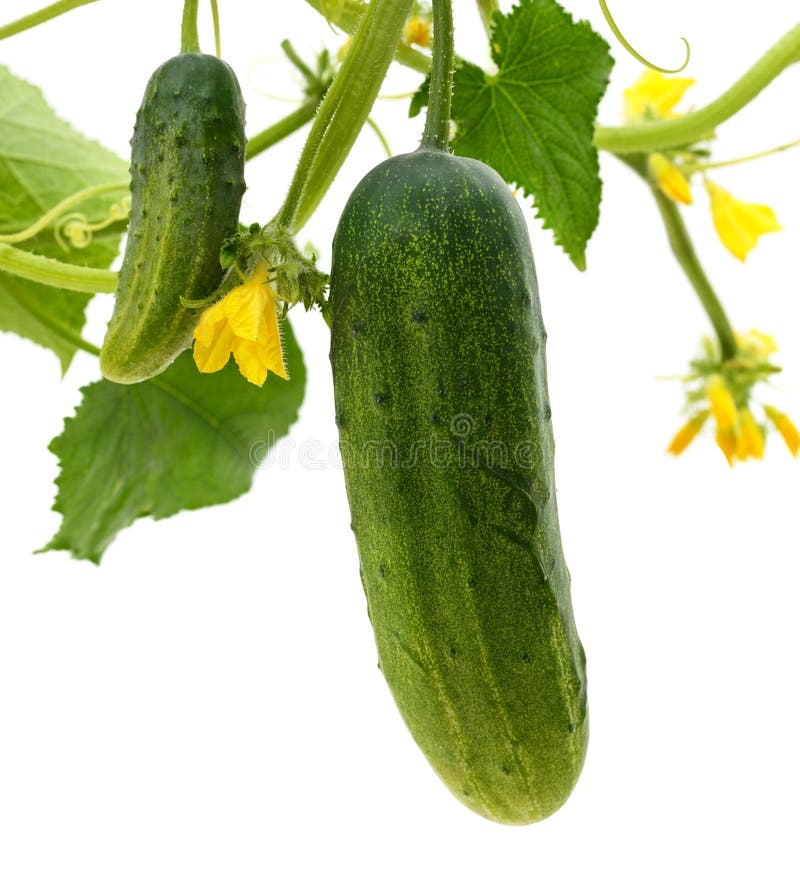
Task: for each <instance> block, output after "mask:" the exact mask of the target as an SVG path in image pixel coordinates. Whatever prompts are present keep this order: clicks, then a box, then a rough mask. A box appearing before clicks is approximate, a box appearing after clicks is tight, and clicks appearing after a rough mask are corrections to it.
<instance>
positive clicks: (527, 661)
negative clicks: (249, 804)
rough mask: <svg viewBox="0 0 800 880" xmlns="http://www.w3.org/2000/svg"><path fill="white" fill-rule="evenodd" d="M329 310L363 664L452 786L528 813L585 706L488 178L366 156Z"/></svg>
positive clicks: (448, 166)
mask: <svg viewBox="0 0 800 880" xmlns="http://www.w3.org/2000/svg"><path fill="white" fill-rule="evenodd" d="M331 314H332V335H331V365H332V368H333V376H334V392H335V398H336V415H337V423H338V425H339V434H340V442H341V446H342V453H343V458H344V463H345V480H346V485H347V491H348V498H349V501H350V509H351V513H352V525H353V531H354V533H355V537H356V543H357V546H358V551H359V556H360V558H361V568H362V580H363V583H364V588H365V592H366V596H367V601H368V606H369V614H370V618H371V620H372V623H373V626H374V628H375V635H376V641H377V646H378V654H379V658H380V665H381V668H382V670H383V672H384V675H385V677H386V680H387V682H388V684H389V686H390V688H391V690H392V692H393V694H394V697H395V700H396V701H397V704H398V707H399V708H400V711H401V713H402V714H403V716H404V718H405V720H406V722H407V724H408V726H409V728H410V730H411V732H412V734H413V735H414V737H415V739H416V740H417V742H418V743H419V745H420V746H421V748H422V749H423V751H424V752H425V754H426V755H427V757H428V759H429V760H430V762H431V764H432V765H433V767H434V768H435V769H436V771H437V772H438V773H439V775H440V776H441V777H442V779H443V780H444V781H445V782H446V783H447V785H448V786H449V787H450V788H451V789H452V791H453V792H454V793H455V794H456V796H457V797H459V798H461V799H462V800H463V801H464V802H465V803H466V804H467V805H469V806H470V807H471V808H473V809H475V810H476V811H477V812H480V813H482V814H483V815H486V816H488V817H490V818H493V819H496V820H498V821H502V822H508V823H514V824H522V823H526V822H531V821H536V820H537V819H541V818H543V817H544V816H546V815H548V814H549V813H551V812H552V811H553V810H555V809H557V808H558V806H560V805H561V803H563V801H564V800H565V799H566V797H567V796H568V794H569V792H570V790H571V789H572V787H573V785H574V784H575V781H576V780H577V777H578V774H579V772H580V768H581V765H582V763H583V759H584V755H585V749H586V739H587V734H588V717H587V713H586V680H585V671H584V656H583V650H582V648H581V645H580V641H579V640H578V636H577V632H576V630H575V625H574V621H573V618H572V609H571V603H570V592H569V589H570V587H569V574H568V572H567V568H566V565H565V563H564V559H563V554H562V551H561V539H560V534H559V528H558V514H557V510H556V502H555V486H554V481H553V437H552V429H551V424H550V407H549V402H548V399H547V376H546V365H545V359H544V345H545V333H544V327H543V324H542V320H541V315H540V312H539V303H538V291H537V286H536V276H535V270H534V267H533V258H532V256H531V253H530V245H529V242H528V238H527V230H526V228H525V223H524V219H523V218H522V215H521V212H520V211H519V208H518V206H517V205H516V203H515V201H514V199H513V197H512V196H511V195H510V193H509V190H508V187H507V186H506V185H505V184H504V183H503V181H502V180H501V179H500V178H499V177H498V175H496V174H495V173H494V172H493V171H491V169H489V168H487V167H486V166H485V165H482V164H481V163H479V162H475V161H474V160H467V159H460V158H456V157H452V156H449V155H447V154H446V153H443V152H439V151H432V150H424V149H423V150H419V151H417V152H416V153H413V154H409V155H406V156H398V157H395V158H393V159H390V160H389V161H387V162H385V163H383V164H382V165H380V166H379V167H378V168H376V169H374V170H373V171H372V172H371V173H370V174H369V175H367V177H366V178H365V179H364V180H363V181H362V182H361V184H360V185H359V186H358V187H357V189H356V191H355V192H354V193H353V195H352V196H351V198H350V200H349V202H348V204H347V207H346V208H345V211H344V213H343V216H342V219H341V221H340V223H339V227H338V229H337V233H336V238H335V240H334V253H333V268H332V275H331ZM381 450H383V452H384V454H388V455H389V457H390V461H388V462H387V461H385V460H384V461H380V460H378V455H377V453H379V452H380V451H381ZM376 451H377V453H376ZM441 452H444V454H445V457H444V459H442V460H438V459H437V456H438V455H439V454H440V453H441ZM523 453H524V454H523ZM448 454H449V457H448ZM392 457H394V459H393V460H391V459H392Z"/></svg>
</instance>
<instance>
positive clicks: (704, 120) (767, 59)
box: [306, 0, 800, 153]
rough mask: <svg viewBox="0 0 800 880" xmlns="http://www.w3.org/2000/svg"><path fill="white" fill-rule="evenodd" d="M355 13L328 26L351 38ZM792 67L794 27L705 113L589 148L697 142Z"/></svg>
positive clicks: (608, 137)
mask: <svg viewBox="0 0 800 880" xmlns="http://www.w3.org/2000/svg"><path fill="white" fill-rule="evenodd" d="M306 3H308V4H309V5H310V6H313V7H314V9H316V10H317V11H318V12H320V13H321V14H324V10H323V8H322V7H323V3H322V0H306ZM478 3H480V4H486V5H489V3H490V0H478ZM360 7H362V4H361V3H353V0H349V2H348V3H346V4H345V7H344V11H342V12H341V14H340V15H337V16H335V17H334V18H333V22H334V24H336V25H338V26H339V27H341V28H342V29H343V30H345V31H347V32H348V33H350V32H352V29H353V28H354V22H356V21H357V20H358V17H359V16H358V14H357V13H356V12H355V11H354V9H355V8H360ZM406 48H407V47H406ZM412 55H413V57H409V55H408V53H407V52H404V51H403V47H402V46H401V48H400V49H399V50H398V52H397V61H398V62H400V63H401V64H404V65H405V66H406V67H410V68H412V69H413V70H416V71H418V72H420V73H424V74H427V73H428V72H429V71H430V68H431V59H430V58H429V57H428V56H427V55H425V54H423V53H422V52H415V51H413V50H412ZM797 62H800V24H797V25H795V26H794V27H793V28H792V29H791V30H789V31H787V33H786V34H784V35H783V37H781V39H780V40H778V42H777V43H775V44H774V45H773V46H772V47H771V48H770V49H768V50H767V51H766V52H765V53H764V55H762V56H761V58H759V59H758V61H756V63H755V64H754V65H753V66H752V67H751V68H750V69H749V70H748V71H747V72H746V73H745V74H744V75H743V76H741V77H740V78H739V79H738V80H737V81H736V82H735V83H734V84H733V85H732V86H731V87H730V88H729V89H728V90H727V91H726V92H724V93H723V94H722V95H720V96H719V98H717V99H716V100H715V101H712V102H711V103H710V104H708V105H706V106H705V107H702V108H701V109H699V110H695V111H693V112H692V113H687V114H685V115H684V116H680V117H678V118H676V119H667V120H660V121H655V122H648V123H641V124H637V125H616V126H604V125H598V126H597V127H596V128H595V133H594V144H595V146H596V147H597V148H598V149H599V150H607V151H609V152H612V153H642V152H645V153H651V152H654V151H656V150H666V149H670V148H672V147H679V146H683V145H685V144H691V143H696V142H697V141H701V140H703V139H704V138H705V137H708V135H709V134H711V132H713V130H714V129H715V128H716V127H717V126H718V125H721V124H722V123H723V122H725V121H726V120H728V119H730V118H731V116H733V115H734V114H736V113H738V112H739V110H741V109H742V108H743V107H745V106H746V105H747V104H749V103H750V101H752V100H753V99H754V98H755V97H756V96H757V95H758V94H759V93H760V92H761V91H763V90H764V89H765V88H766V87H767V86H768V85H769V84H770V83H771V82H772V81H773V80H774V79H775V78H776V77H778V76H779V75H780V74H781V73H782V72H783V71H784V70H786V68H787V67H790V66H791V65H792V64H796V63H797Z"/></svg>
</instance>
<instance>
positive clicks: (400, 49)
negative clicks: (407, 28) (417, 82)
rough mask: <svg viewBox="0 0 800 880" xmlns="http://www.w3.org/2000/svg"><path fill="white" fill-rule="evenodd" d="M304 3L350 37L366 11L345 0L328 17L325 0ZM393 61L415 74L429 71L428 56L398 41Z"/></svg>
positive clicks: (356, 1)
mask: <svg viewBox="0 0 800 880" xmlns="http://www.w3.org/2000/svg"><path fill="white" fill-rule="evenodd" d="M306 3H308V5H309V6H310V7H311V8H312V9H316V11H317V12H318V13H319V14H320V15H322V16H323V17H324V18H326V19H327V20H328V21H329V22H330V23H331V24H334V25H336V27H338V28H340V29H341V30H343V31H344V32H345V33H346V34H350V35H351V36H352V35H353V34H355V32H356V31H357V30H358V26H359V24H360V22H361V19H362V18H363V17H364V15H365V13H366V11H367V8H368V7H367V4H366V3H361V2H360V0H345V2H344V3H343V4H342V5H341V8H340V9H335V10H332V13H331V14H330V15H328V10H327V6H326V3H325V0H306ZM395 59H396V60H397V61H398V62H399V63H400V64H403V65H404V66H405V67H410V68H411V69H412V70H416V71H417V73H422V74H427V73H428V71H429V70H430V69H431V58H430V55H426V54H425V53H424V52H419V51H417V50H416V49H412V48H411V47H410V46H408V45H406V44H405V43H401V42H400V41H399V40H398V44H397V51H396V56H395Z"/></svg>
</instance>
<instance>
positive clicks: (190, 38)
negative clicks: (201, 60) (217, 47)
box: [181, 0, 200, 52]
mask: <svg viewBox="0 0 800 880" xmlns="http://www.w3.org/2000/svg"><path fill="white" fill-rule="evenodd" d="M197 2H198V0H183V19H182V21H181V52H199V51H200V38H199V37H198V36H197Z"/></svg>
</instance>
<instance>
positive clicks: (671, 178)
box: [647, 153, 692, 205]
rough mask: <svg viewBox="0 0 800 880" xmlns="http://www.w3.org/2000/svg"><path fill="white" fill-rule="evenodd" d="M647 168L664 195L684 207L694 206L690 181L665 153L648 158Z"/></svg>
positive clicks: (653, 154)
mask: <svg viewBox="0 0 800 880" xmlns="http://www.w3.org/2000/svg"><path fill="white" fill-rule="evenodd" d="M647 168H648V170H649V172H650V176H651V177H652V178H653V180H655V182H656V183H657V184H658V186H659V189H660V190H661V192H663V193H664V195H666V196H669V198H671V199H672V200H673V201H675V202H680V203H681V204H683V205H691V204H692V191H691V189H690V188H689V181H688V180H687V179H686V177H684V175H683V172H681V171H680V169H679V168H677V166H675V165H673V164H672V162H670V161H669V159H668V158H667V157H666V156H665V155H664V154H663V153H651V155H650V156H648V158H647Z"/></svg>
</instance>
